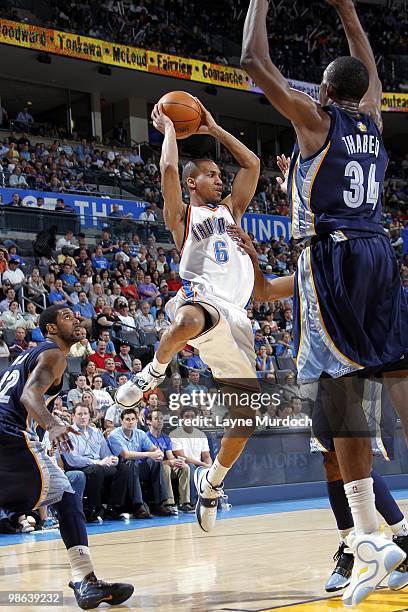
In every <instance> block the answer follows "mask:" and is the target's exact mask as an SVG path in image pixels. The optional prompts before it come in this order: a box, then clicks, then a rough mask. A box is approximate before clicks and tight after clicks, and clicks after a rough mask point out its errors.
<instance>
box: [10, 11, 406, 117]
mask: <svg viewBox="0 0 408 612" xmlns="http://www.w3.org/2000/svg"><path fill="white" fill-rule="evenodd" d="M0 43H2V44H6V45H14V46H16V47H21V48H27V49H32V50H36V51H43V52H45V53H53V54H56V55H62V56H64V57H72V58H75V59H81V60H86V61H91V62H96V63H98V64H106V65H109V66H117V67H119V68H128V69H130V70H138V71H141V72H149V73H152V74H159V75H163V76H170V77H174V78H177V79H184V80H188V81H194V82H198V83H206V84H207V85H216V86H221V87H228V88H230V89H236V90H238V91H249V92H253V93H259V94H262V93H263V92H262V90H261V89H260V88H259V87H257V85H255V83H254V82H253V81H252V79H251V78H250V77H249V76H248V75H247V74H246V72H245V71H244V70H241V69H240V68H234V67H232V66H223V65H218V64H212V63H210V62H203V61H201V60H195V59H190V58H186V57H179V56H177V55H170V54H167V53H161V52H159V51H151V50H149V49H141V48H138V47H130V46H127V45H120V44H115V43H112V42H108V41H105V40H100V39H98V38H89V37H87V36H80V35H78V34H72V33H70V32H62V31H60V30H53V29H49V28H42V27H40V26H36V25H32V24H28V23H18V22H16V21H10V20H7V19H1V20H0ZM289 83H290V85H291V87H293V88H294V89H298V90H300V91H304V92H306V93H308V94H309V95H310V96H312V97H313V98H314V99H315V100H318V95H319V86H318V85H316V84H314V83H306V82H304V81H295V80H291V79H289ZM382 102H383V103H382V110H383V111H394V112H407V111H408V94H404V93H386V94H383V101H382Z"/></svg>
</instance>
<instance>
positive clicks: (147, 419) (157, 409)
mask: <svg viewBox="0 0 408 612" xmlns="http://www.w3.org/2000/svg"><path fill="white" fill-rule="evenodd" d="M153 412H160V414H161V415H162V416H164V415H163V413H162V411H161V410H160V408H153V410H149V412H148V413H147V415H146V421H151V420H152V414H153Z"/></svg>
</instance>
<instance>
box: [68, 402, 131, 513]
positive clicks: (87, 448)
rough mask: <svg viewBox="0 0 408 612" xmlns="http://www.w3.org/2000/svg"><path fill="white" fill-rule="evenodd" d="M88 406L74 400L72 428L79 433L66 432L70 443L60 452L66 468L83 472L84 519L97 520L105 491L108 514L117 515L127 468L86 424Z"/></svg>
mask: <svg viewBox="0 0 408 612" xmlns="http://www.w3.org/2000/svg"><path fill="white" fill-rule="evenodd" d="M90 419H91V415H90V411H89V408H88V406H85V405H83V404H81V403H79V404H77V405H76V406H75V408H74V412H73V426H72V427H73V429H74V430H75V431H77V432H79V433H80V434H81V435H76V434H69V436H70V440H71V443H72V446H73V450H72V451H71V452H65V453H63V457H64V461H65V463H66V466H67V470H70V469H71V470H72V469H75V470H80V471H82V472H84V474H85V476H86V489H85V491H86V495H87V500H88V502H87V507H86V509H85V516H86V519H87V522H88V523H97V522H100V518H99V517H100V516H101V512H102V500H103V496H104V494H105V495H107V496H108V497H107V501H108V511H107V514H108V515H109V516H112V515H113V516H114V517H117V516H119V514H120V512H121V509H122V507H123V505H124V503H125V500H126V494H127V482H128V470H127V469H126V466H124V465H121V466H119V465H118V459H117V457H115V456H114V455H113V454H112V452H111V450H110V448H109V446H108V444H107V442H106V440H105V438H104V437H103V434H102V432H101V431H99V430H98V429H96V428H94V427H91V426H90Z"/></svg>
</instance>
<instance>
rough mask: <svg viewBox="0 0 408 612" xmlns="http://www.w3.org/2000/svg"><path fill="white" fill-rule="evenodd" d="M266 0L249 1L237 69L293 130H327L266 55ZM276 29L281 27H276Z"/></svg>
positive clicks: (321, 117)
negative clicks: (288, 121) (239, 69)
mask: <svg viewBox="0 0 408 612" xmlns="http://www.w3.org/2000/svg"><path fill="white" fill-rule="evenodd" d="M267 13H268V2H267V0H251V3H250V5H249V9H248V13H247V16H246V20H245V25H244V33H243V40H242V52H241V66H242V68H244V70H245V71H246V72H247V73H248V74H249V75H250V76H251V77H252V78H253V80H254V81H255V82H256V84H257V85H259V86H260V87H261V88H262V90H263V92H264V94H265V96H266V97H267V98H268V100H269V101H270V102H271V104H273V106H274V107H275V108H276V109H277V110H278V111H279V112H280V113H282V115H284V116H285V117H287V118H288V119H289V120H290V121H291V122H292V123H293V125H294V127H295V128H302V127H303V128H306V129H307V130H309V131H311V132H313V131H314V130H321V131H324V130H327V123H328V119H327V116H325V113H323V112H322V111H320V109H319V107H318V105H317V104H316V103H315V102H314V101H313V99H312V98H311V97H310V96H308V95H307V94H304V93H302V92H300V91H296V90H295V89H292V88H291V87H290V85H289V83H288V81H287V80H286V79H285V77H284V76H283V75H282V73H281V72H280V71H279V70H278V68H277V67H276V66H275V64H274V63H273V61H272V60H271V57H270V54H269V44H268V33H267V29H266V16H267ZM276 27H277V29H280V28H282V27H283V26H282V24H276Z"/></svg>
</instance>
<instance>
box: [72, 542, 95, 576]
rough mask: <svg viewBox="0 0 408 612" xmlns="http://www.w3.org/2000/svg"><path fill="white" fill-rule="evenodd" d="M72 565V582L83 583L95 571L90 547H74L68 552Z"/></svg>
mask: <svg viewBox="0 0 408 612" xmlns="http://www.w3.org/2000/svg"><path fill="white" fill-rule="evenodd" d="M67 552H68V557H69V562H70V564H71V571H72V582H81V581H82V580H83V579H84V578H85V576H87V575H88V574H90V573H91V572H93V571H94V566H93V563H92V560H91V552H90V550H89V548H88V546H73V547H72V548H69V549H68V550H67Z"/></svg>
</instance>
